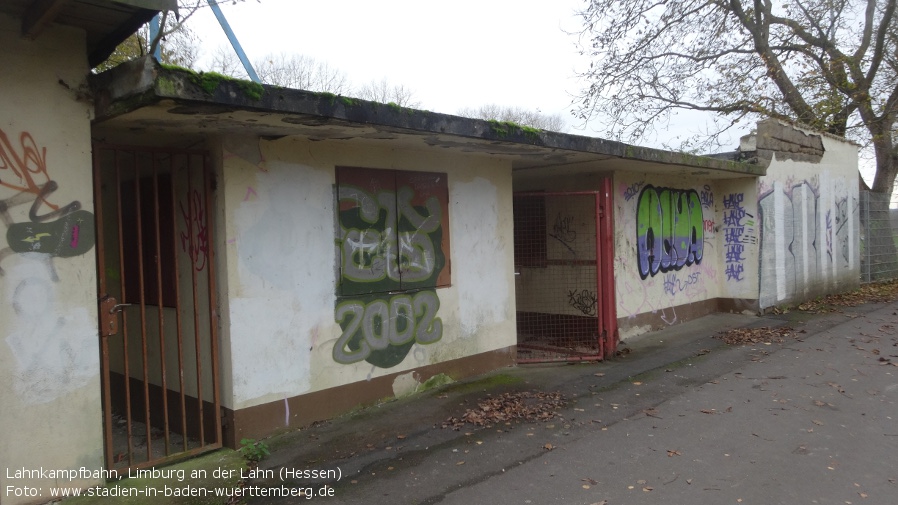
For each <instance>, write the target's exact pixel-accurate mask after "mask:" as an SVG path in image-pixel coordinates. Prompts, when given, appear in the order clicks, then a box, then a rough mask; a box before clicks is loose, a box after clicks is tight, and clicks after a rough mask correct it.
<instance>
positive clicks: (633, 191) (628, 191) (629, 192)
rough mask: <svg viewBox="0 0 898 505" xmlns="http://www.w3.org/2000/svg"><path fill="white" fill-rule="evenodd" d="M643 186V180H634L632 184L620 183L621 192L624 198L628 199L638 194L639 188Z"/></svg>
mask: <svg viewBox="0 0 898 505" xmlns="http://www.w3.org/2000/svg"><path fill="white" fill-rule="evenodd" d="M643 186H645V181H639V182H634V183H633V184H630V185H627V184H621V194H622V195H624V200H626V201H628V202H629V201H630V200H632V199H633V197H634V196H636V195H638V194H639V190H640V189H642V187H643Z"/></svg>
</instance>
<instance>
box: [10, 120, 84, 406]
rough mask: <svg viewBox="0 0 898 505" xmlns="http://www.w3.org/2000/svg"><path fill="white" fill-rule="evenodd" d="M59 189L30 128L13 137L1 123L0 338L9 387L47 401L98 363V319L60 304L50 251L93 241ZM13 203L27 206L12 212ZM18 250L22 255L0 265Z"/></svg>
mask: <svg viewBox="0 0 898 505" xmlns="http://www.w3.org/2000/svg"><path fill="white" fill-rule="evenodd" d="M58 189H59V185H58V183H57V182H56V181H54V180H52V179H51V178H50V173H49V171H48V169H47V149H46V148H45V147H40V146H39V145H38V144H37V142H36V141H35V139H34V137H33V136H32V135H31V134H30V133H29V132H22V133H21V134H20V135H19V138H18V143H17V144H16V143H14V142H13V141H11V140H10V138H9V136H8V135H7V134H6V132H5V131H3V130H0V223H2V225H3V226H4V227H5V228H6V233H5V236H6V246H5V247H3V248H2V249H0V276H2V277H5V282H4V284H6V286H8V288H7V298H8V299H9V300H10V301H11V307H12V312H13V314H14V317H13V318H12V320H11V321H10V322H9V326H8V331H9V333H8V335H7V337H6V344H7V346H9V348H10V351H11V353H12V356H13V358H14V360H15V363H16V371H15V383H14V389H15V391H16V393H17V394H18V395H19V397H20V398H22V399H24V400H25V401H27V402H29V403H46V402H49V401H52V400H54V399H56V398H58V397H60V396H62V395H64V394H66V393H67V392H69V391H72V390H73V389H76V388H79V387H81V386H83V385H85V384H86V383H87V382H88V381H89V380H90V378H91V377H93V376H94V374H95V370H96V363H97V353H96V344H95V339H96V326H95V325H94V323H93V322H92V320H91V317H90V316H89V314H88V311H87V310H86V309H85V308H83V307H78V308H74V309H70V310H67V311H65V312H63V311H61V310H60V309H59V308H58V306H57V305H58V297H59V295H58V294H57V289H56V287H55V283H58V282H59V280H60V279H59V276H58V274H57V272H56V268H55V266H54V264H53V259H54V258H69V257H73V256H79V255H82V254H85V253H86V252H87V251H89V250H90V249H91V248H92V247H93V244H94V226H95V222H94V216H93V214H92V213H90V212H88V211H86V210H82V209H81V203H80V202H78V201H71V202H69V203H67V204H64V205H61V204H58V203H54V198H53V194H54V193H55V192H56V191H57V190H58ZM16 208H22V209H23V210H22V211H21V212H20V215H21V216H22V217H24V214H25V213H24V208H28V213H27V218H24V219H17V215H16V214H15V210H16ZM14 254H18V255H19V256H21V258H23V259H24V261H21V262H18V263H13V266H12V267H9V266H7V269H6V270H4V268H3V264H2V263H3V261H4V259H6V258H7V257H10V256H11V255H14Z"/></svg>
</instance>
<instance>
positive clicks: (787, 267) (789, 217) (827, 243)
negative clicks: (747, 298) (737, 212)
mask: <svg viewBox="0 0 898 505" xmlns="http://www.w3.org/2000/svg"><path fill="white" fill-rule="evenodd" d="M844 187H845V186H844V185H840V184H834V183H833V181H832V180H831V179H830V178H829V177H826V176H815V177H813V178H811V179H809V180H803V181H793V180H787V181H786V182H785V183H781V182H779V181H775V182H774V183H773V184H772V187H769V186H768V187H764V188H763V189H764V190H765V191H764V192H763V193H762V194H761V196H760V197H759V199H758V208H759V212H760V218H761V220H762V223H763V226H762V230H763V232H762V236H761V246H760V254H761V265H762V268H761V305H762V306H763V307H768V306H771V305H775V304H776V303H778V302H780V301H782V300H786V299H789V298H791V297H793V296H795V295H799V294H801V295H803V294H804V292H806V291H807V290H808V289H810V288H811V287H812V286H814V285H819V284H822V283H825V282H827V279H828V278H829V277H830V276H835V275H837V274H838V272H839V271H840V270H848V269H850V268H851V265H852V263H853V262H854V259H855V251H854V244H855V243H856V242H857V237H856V231H855V230H854V226H853V223H854V220H855V219H856V216H857V215H858V210H857V199H856V198H852V197H850V196H849V195H848V194H847V193H848V191H847V190H845V189H844ZM837 192H840V193H841V194H839V195H837V194H836V193H837ZM799 288H801V289H803V291H804V292H803V293H798V290H799Z"/></svg>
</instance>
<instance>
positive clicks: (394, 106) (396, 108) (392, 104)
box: [387, 102, 402, 112]
mask: <svg viewBox="0 0 898 505" xmlns="http://www.w3.org/2000/svg"><path fill="white" fill-rule="evenodd" d="M387 107H389V108H391V109H393V110H394V111H396V112H399V111H401V110H402V106H400V105H399V104H398V103H396V102H390V103H388V104H387Z"/></svg>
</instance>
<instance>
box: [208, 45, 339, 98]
mask: <svg viewBox="0 0 898 505" xmlns="http://www.w3.org/2000/svg"><path fill="white" fill-rule="evenodd" d="M253 69H254V70H255V71H256V74H258V75H259V79H260V80H261V81H262V82H263V83H265V84H271V85H274V86H282V87H284V88H293V89H305V90H308V91H319V92H322V91H326V92H328V93H333V94H335V95H344V94H347V93H349V92H350V89H351V86H350V84H349V78H348V77H347V76H346V73H345V72H343V71H342V70H340V69H338V68H334V67H333V66H331V65H330V64H328V63H327V62H322V61H317V60H315V58H312V57H310V56H305V55H302V54H287V53H280V54H269V55H267V56H265V57H264V58H261V59H258V60H255V61H253ZM206 70H210V71H214V72H218V73H220V74H223V75H227V76H231V77H236V78H240V79H247V78H248V76H247V74H246V69H244V68H243V64H242V63H241V62H240V60H239V58H237V55H236V54H234V51H232V50H231V49H230V48H224V47H219V48H218V49H217V50H216V51H215V53H214V54H213V55H212V61H211V64H210V66H209V68H207V69H206Z"/></svg>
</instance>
